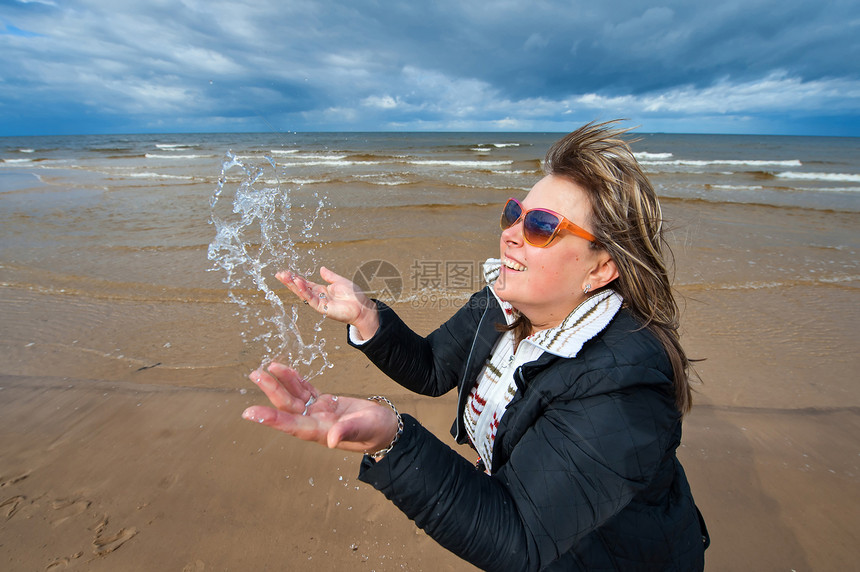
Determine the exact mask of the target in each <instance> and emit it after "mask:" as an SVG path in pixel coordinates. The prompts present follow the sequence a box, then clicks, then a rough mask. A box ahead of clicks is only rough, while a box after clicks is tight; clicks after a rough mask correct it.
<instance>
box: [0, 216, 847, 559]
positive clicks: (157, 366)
mask: <svg viewBox="0 0 860 572" xmlns="http://www.w3.org/2000/svg"><path fill="white" fill-rule="evenodd" d="M493 208H495V207H493ZM489 210H491V209H490V207H486V208H484V207H475V208H474V213H473V214H475V215H476V216H477V217H480V216H483V215H484V214H487V213H489ZM484 211H487V212H486V213H485V212H484ZM667 211H669V213H670V215H671V216H672V217H674V218H675V219H676V221H678V222H679V223H680V224H679V230H678V231H677V232H676V235H675V238H674V242H675V252H676V255H677V258H678V282H679V285H680V286H679V287H680V291H681V293H682V294H683V297H684V307H685V313H684V319H683V326H684V341H685V344H686V347H687V348H688V351H689V353H690V354H691V355H692V356H693V357H700V358H706V359H705V361H703V362H701V363H699V365H698V370H699V372H700V373H701V376H702V378H703V379H704V384H703V385H700V386H698V387H697V392H696V396H695V402H696V405H695V407H694V409H693V412H692V413H691V414H690V415H689V417H688V419H687V420H686V422H685V429H684V439H683V445H682V448H681V449H680V451H679V456H680V458H681V460H682V463H683V464H684V467H685V469H686V470H687V473H688V475H689V479H690V482H691V486H692V488H693V493H694V496H695V498H696V500H697V503H698V504H699V505H700V508H701V510H702V512H703V513H704V515H705V517H706V519H707V522H708V526H709V528H710V532H711V535H712V539H713V540H712V542H713V544H712V547H711V548H710V549H709V550H708V552H707V554H706V559H707V569H708V570H786V571H787V570H797V571H800V570H846V569H853V568H855V567H856V562H857V560H858V558H860V549H858V545H860V544H858V532H857V530H860V511H858V510H857V507H858V506H860V487H858V484H860V439H858V435H860V387H858V384H857V371H858V369H860V359H858V352H857V342H856V339H857V331H858V330H857V324H858V323H860V309H858V308H860V304H858V286H860V284H858V282H857V280H856V278H855V279H841V280H831V281H821V280H816V279H815V276H816V272H818V270H817V269H819V268H820V267H827V268H832V267H840V268H847V269H848V270H846V271H845V273H847V274H848V275H849V276H850V275H851V273H852V272H853V273H854V275H855V276H856V265H857V255H856V249H857V246H858V245H857V235H856V228H858V227H857V222H858V220H857V215H856V214H852V213H838V212H837V213H832V212H830V213H823V214H822V213H813V216H809V213H808V212H804V211H801V210H799V209H798V210H793V209H774V208H769V207H760V208H758V207H754V206H752V207H751V206H749V205H747V206H738V205H725V204H723V205H707V204H699V205H696V204H693V205H689V204H684V205H678V204H672V203H671V202H670V203H669V204H667ZM416 216H417V215H416ZM422 216H423V215H422ZM494 221H495V219H494V218H493V217H490V222H489V223H488V224H487V226H486V228H480V229H477V230H476V232H475V235H476V237H475V238H476V240H477V241H476V242H475V243H474V244H477V245H479V246H473V247H472V248H471V249H470V250H469V252H468V258H470V259H482V258H483V257H485V256H492V255H494V254H495V249H496V246H495V245H496V243H495V240H496V238H495V233H496V231H495V229H494V225H495V222H494ZM455 224H463V222H462V221H460V222H457V223H455ZM418 226H419V225H418V224H417V220H416V224H415V226H414V227H413V228H415V229H416V230H415V232H416V235H418V236H419V237H420V238H418V239H414V240H403V241H399V240H398V241H395V240H392V241H390V242H388V243H385V244H380V243H375V242H370V243H364V242H361V241H358V242H352V243H349V244H346V245H343V246H339V247H337V248H332V249H331V250H330V251H323V252H322V253H321V256H322V259H324V260H326V262H327V263H329V264H330V265H331V266H332V267H333V268H334V269H335V270H341V269H343V268H347V271H346V272H345V273H349V272H351V269H352V268H354V267H355V266H357V263H358V262H360V261H364V260H369V259H372V258H374V257H378V256H379V255H380V252H379V250H380V249H381V248H383V247H384V248H385V256H386V259H388V260H392V261H393V262H394V263H395V264H396V265H397V266H398V267H399V268H408V267H409V264H410V263H411V261H413V260H415V259H416V258H426V259H446V258H448V259H450V258H452V257H453V258H456V259H462V258H463V252H464V251H463V246H462V245H461V244H460V243H459V242H456V240H454V239H452V240H450V241H445V240H444V239H440V240H436V241H433V240H429V239H428V238H427V237H426V236H425V234H421V233H424V232H425V231H424V230H420V231H419V230H417V229H418ZM421 228H423V229H425V230H426V228H427V227H426V225H421ZM443 230H444V229H440V227H438V226H437V227H435V232H437V233H440V235H444V232H443ZM457 240H460V239H457ZM46 256H47V255H46ZM148 256H150V257H151V258H152V261H147V260H148V259H147V257H148ZM165 256H173V257H174V259H172V260H168V261H167V264H166V266H167V267H171V268H176V269H179V268H182V269H183V270H182V271H183V272H188V273H190V274H191V275H194V274H195V273H197V271H198V270H200V268H199V267H202V266H205V251H204V249H202V248H196V249H195V248H190V249H188V250H184V251H180V252H178V253H173V254H170V253H168V254H167V255H165V254H164V253H160V252H150V253H146V252H145V253H143V255H142V257H140V258H137V259H136V261H135V262H134V263H131V262H128V261H124V260H123V259H122V256H121V255H120V254H117V255H116V260H115V262H116V264H118V265H122V264H127V268H132V267H133V266H134V265H136V264H137V265H142V266H139V267H137V272H139V273H141V274H145V273H146V272H148V271H149V269H152V268H157V267H158V263H156V262H155V260H156V259H158V258H159V257H161V259H162V260H163V259H164V257H165ZM189 261H190V262H189ZM329 261H331V262H329ZM66 264H67V265H68V266H69V267H71V266H73V264H74V261H68V260H67V261H66ZM195 265H197V266H195ZM852 265H853V266H852ZM61 266H62V263H61V262H57V261H52V262H50V263H45V264H44V265H42V268H41V270H38V268H39V263H38V262H34V263H33V264H32V265H31V266H30V267H27V268H24V267H18V266H16V265H15V264H14V260H13V261H6V262H4V266H3V268H2V269H0V270H2V273H3V279H2V280H3V287H2V288H0V312H2V314H0V316H2V324H3V325H2V332H3V333H2V348H3V349H2V355H0V388H2V389H0V568H2V569H4V570H10V571H18V570H21V571H24V570H28V571H29V570H65V569H69V570H74V569H77V570H95V571H101V570H103V571H108V570H110V571H115V570H128V571H137V570H140V571H144V570H146V571H149V570H177V571H179V570H182V571H185V570H188V571H200V570H246V569H256V570H345V569H354V570H368V571H369V570H377V571H381V570H416V571H417V570H468V569H470V567H469V566H468V565H466V564H464V563H463V562H461V561H460V560H459V559H458V558H456V557H455V556H453V555H451V554H449V553H448V552H446V551H445V550H444V549H442V548H440V547H438V546H437V545H436V544H435V543H434V542H433V541H432V540H431V539H429V538H428V537H426V536H425V535H424V533H423V532H421V531H420V530H418V529H416V528H415V527H414V525H413V524H412V523H411V522H409V521H408V520H407V519H406V518H405V517H403V516H402V515H401V514H400V513H399V511H397V510H396V509H395V508H394V507H393V506H392V505H390V504H389V503H388V502H387V501H386V500H385V499H384V498H383V497H382V495H380V494H378V493H377V492H375V491H374V490H372V489H370V488H369V487H367V486H364V485H363V484H360V483H358V481H357V480H356V475H357V470H358V469H357V465H358V461H359V457H358V456H356V455H350V454H346V453H341V452H336V451H329V450H326V449H323V448H321V447H319V446H316V445H311V444H306V443H303V442H299V441H296V440H292V439H290V438H288V437H286V436H283V435H281V434H279V433H276V432H274V431H271V430H268V429H266V428H263V427H260V426H258V425H255V424H253V423H249V422H245V421H242V420H241V419H240V414H241V412H242V411H243V410H244V408H245V407H246V406H248V405H250V404H254V403H262V402H263V399H262V398H261V396H260V395H257V394H256V393H255V389H254V387H253V385H252V384H251V383H250V382H248V381H247V380H246V379H245V375H246V373H247V372H249V371H250V370H251V369H253V368H255V367H256V365H257V364H258V363H259V357H260V356H259V352H258V348H252V347H244V346H243V345H242V343H241V339H240V337H239V334H238V328H239V327H238V325H237V321H236V317H235V307H234V305H232V304H229V303H227V302H225V300H224V298H223V297H222V294H223V292H222V291H219V290H217V289H213V290H212V291H211V292H215V293H216V294H212V293H211V292H210V294H205V293H204V294H201V292H200V291H199V290H195V289H192V287H191V286H190V285H185V284H184V283H183V280H180V279H177V280H176V282H177V285H176V286H163V285H161V284H159V281H158V279H154V280H153V281H152V282H153V283H154V284H155V285H154V286H152V285H150V286H147V287H142V286H140V285H139V284H140V283H143V281H142V280H137V279H128V284H126V285H123V284H124V283H123V282H122V281H121V280H120V281H119V282H118V283H114V282H111V283H101V282H92V281H90V282H87V283H85V284H78V283H76V282H75V278H73V277H72V276H71V273H70V272H68V271H64V270H63V269H62V268H61ZM106 267H107V265H106ZM34 268H36V269H37V270H38V271H37V270H33V269H34ZM129 272H131V271H129ZM121 275H127V274H123V273H121ZM209 280H212V278H211V277H210V278H209ZM187 282H189V283H190V282H192V280H191V279H190V278H189V279H187ZM419 302H420V300H419ZM395 307H396V308H397V309H398V311H400V312H401V313H402V315H403V316H404V317H405V318H406V320H407V322H408V323H410V324H412V325H413V326H414V327H415V329H416V330H418V331H420V332H428V331H430V329H431V328H432V327H434V326H435V325H437V324H438V323H440V322H441V321H442V320H443V319H444V317H445V316H447V315H449V314H450V313H451V312H452V311H453V310H452V309H451V308H439V307H438V303H437V304H435V305H434V304H430V303H426V304H425V303H416V299H412V300H411V301H408V302H401V303H400V304H397V305H396V306H395ZM310 324H311V322H308V325H310ZM322 335H324V336H325V338H326V339H327V341H328V345H327V348H328V349H329V350H330V356H329V357H330V359H331V361H332V362H333V363H334V364H335V367H334V368H333V369H330V370H328V371H326V372H325V374H324V375H323V376H321V377H318V378H316V380H315V382H316V383H318V384H319V385H320V386H321V387H322V388H323V389H324V390H327V391H333V392H337V393H340V394H348V395H360V396H364V395H369V394H372V393H382V394H385V395H387V396H389V397H390V398H391V399H392V400H393V401H395V402H396V403H397V404H398V406H399V407H400V408H401V409H402V410H403V411H406V412H409V413H411V414H414V415H416V416H417V417H418V418H419V419H420V420H421V421H422V422H423V423H424V424H425V425H427V426H428V427H430V428H431V429H432V430H433V431H434V432H435V433H436V434H437V435H439V436H440V437H441V438H443V439H444V440H446V442H448V443H449V444H451V445H452V446H454V445H453V441H452V439H451V438H450V436H449V433H448V429H449V427H450V424H451V421H452V415H453V412H454V401H453V399H454V396H453V395H449V396H445V397H443V398H439V399H436V400H433V399H428V398H418V397H415V396H412V395H409V394H408V393H406V392H405V391H403V390H401V389H399V388H398V387H396V386H395V385H394V384H393V383H392V382H390V381H389V380H387V379H385V378H384V377H383V376H382V375H381V374H380V373H379V372H377V371H375V370H374V368H373V367H372V366H369V365H368V363H367V362H366V361H365V360H364V358H363V357H362V356H361V355H360V354H359V353H358V352H356V351H355V350H352V349H350V348H349V347H347V345H346V340H345V332H344V329H343V327H342V326H340V325H337V324H329V323H326V324H324V325H323V332H322ZM458 450H460V451H461V453H462V454H464V455H465V456H467V457H469V458H471V456H472V455H471V453H470V451H469V450H467V449H465V448H460V449H458Z"/></svg>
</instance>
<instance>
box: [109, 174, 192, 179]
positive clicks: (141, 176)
mask: <svg viewBox="0 0 860 572" xmlns="http://www.w3.org/2000/svg"><path fill="white" fill-rule="evenodd" d="M123 177H128V178H130V179H171V180H178V181H192V180H194V177H192V176H190V175H165V174H162V173H128V174H126V175H123Z"/></svg>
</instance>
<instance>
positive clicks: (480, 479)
mask: <svg viewBox="0 0 860 572" xmlns="http://www.w3.org/2000/svg"><path fill="white" fill-rule="evenodd" d="M378 308H379V311H380V328H379V330H378V331H377V333H376V335H374V337H373V338H371V339H370V340H369V341H368V342H367V343H365V344H363V345H361V346H360V349H361V350H362V351H363V352H364V353H365V354H366V355H367V356H368V357H369V358H370V360H371V361H373V363H374V364H376V365H377V366H378V367H379V368H380V369H381V370H382V371H383V372H385V373H386V374H387V375H389V376H390V377H391V378H392V379H394V380H395V381H397V382H398V383H399V384H401V385H402V386H404V387H406V388H408V389H410V390H412V391H414V392H417V393H421V394H424V395H433V396H436V395H442V394H444V393H446V392H447V391H449V390H451V389H453V388H454V387H457V388H458V390H459V395H460V399H459V407H458V411H457V420H456V421H455V423H454V427H453V428H452V433H453V434H454V435H455V437H456V439H457V441H458V442H460V443H463V442H465V440H466V437H465V431H464V429H463V421H462V417H463V409H464V407H465V403H466V397H467V396H468V393H469V391H470V390H471V388H472V386H473V384H474V383H475V381H476V380H477V378H478V372H479V371H480V369H481V367H482V366H483V365H484V363H485V362H486V360H487V359H488V357H489V355H490V351H491V349H492V347H493V345H494V344H495V342H496V340H497V339H498V337H499V336H500V335H501V334H500V333H499V331H498V330H497V329H496V327H495V326H496V324H498V323H500V324H503V323H504V317H503V315H502V311H501V309H500V308H499V305H498V302H497V301H496V299H495V297H494V296H493V294H492V293H491V292H490V291H489V288H485V289H484V290H482V291H481V292H478V293H477V294H475V295H473V296H472V298H471V299H470V301H469V303H468V304H466V305H465V306H464V307H463V308H461V309H460V310H459V311H458V312H457V313H456V314H455V315H454V316H453V317H452V318H451V319H450V320H449V321H448V322H446V323H445V324H443V325H442V326H440V327H439V328H438V329H437V330H436V331H435V332H433V333H432V334H430V335H429V336H428V337H426V338H423V337H421V336H419V335H417V334H416V333H414V332H412V331H411V330H410V329H409V328H408V327H407V326H406V325H405V324H404V323H403V322H402V321H401V320H400V318H399V317H398V316H397V315H396V314H395V313H394V312H393V311H392V310H391V309H390V308H388V307H387V306H385V305H384V304H382V303H378ZM515 379H516V383H517V387H518V390H517V392H516V395H515V396H514V398H513V400H512V401H511V403H510V404H509V406H508V408H507V411H506V412H505V415H504V416H503V417H502V419H501V422H500V424H499V427H498V432H497V435H496V441H495V445H494V449H493V468H492V476H489V475H487V474H486V473H485V472H483V471H481V470H478V469H476V468H475V466H474V465H472V464H471V463H469V462H468V461H466V460H465V459H464V458H463V457H462V456H460V455H459V454H458V453H457V452H455V451H453V450H452V449H451V448H450V447H448V446H447V445H445V444H444V443H442V442H441V441H439V440H438V439H437V438H436V437H435V436H434V435H432V434H431V433H430V432H429V431H427V430H426V429H424V428H423V427H422V426H421V425H419V424H418V422H417V421H415V419H413V418H412V417H410V416H408V415H404V421H405V427H404V432H403V434H402V436H401V438H400V440H399V442H398V443H397V445H396V446H395V447H394V449H393V450H392V451H391V452H390V453H389V454H388V455H386V456H385V457H384V458H383V459H382V460H381V461H379V462H378V463H373V462H372V461H371V460H370V459H369V458H365V459H364V460H363V462H362V467H361V471H360V475H359V478H360V480H362V481H364V482H367V483H369V484H371V485H373V486H374V487H375V488H377V489H379V490H380V491H382V493H383V494H385V496H386V497H388V498H389V499H390V500H391V501H392V502H394V504H396V505H397V506H398V507H399V508H400V509H401V510H402V511H403V512H404V513H405V514H406V515H407V516H408V517H409V518H411V519H413V520H414V521H415V523H416V524H417V525H418V526H419V527H421V528H422V529H424V530H425V531H426V532H427V533H428V534H429V535H430V536H431V537H433V538H434V539H435V540H436V541H437V542H439V543H440V544H441V545H442V546H444V547H446V548H447V549H449V550H451V551H452V552H454V553H455V554H457V555H458V556H460V557H461V558H463V559H465V560H468V561H469V562H472V563H473V564H475V565H476V566H478V567H480V568H483V569H486V570H500V571H502V570H504V571H509V570H515V571H519V570H590V571H592V570H701V569H702V568H703V566H704V548H705V542H703V540H704V537H705V536H706V533H705V532H704V528H703V526H704V525H703V523H702V525H701V526H700V517H699V515H698V511H697V509H696V507H695V504H694V503H693V498H692V495H691V493H690V488H689V485H688V483H687V479H686V476H685V475H684V470H683V468H682V467H681V465H680V463H679V462H678V459H677V458H676V456H675V449H676V448H677V447H678V445H679V443H680V439H681V416H680V414H679V412H678V410H677V409H676V408H675V400H674V391H673V384H672V369H671V366H670V364H669V361H668V358H667V356H666V354H665V352H664V350H663V349H662V347H661V346H660V344H659V342H658V341H657V339H656V338H655V337H654V336H653V335H652V334H651V333H650V332H649V331H648V330H647V329H641V328H640V327H639V324H637V323H636V321H635V320H634V319H633V318H632V317H631V316H630V314H629V313H628V312H627V311H626V310H624V309H622V310H620V311H619V313H618V314H617V315H616V316H615V318H614V319H613V321H612V322H611V323H610V324H609V326H607V328H606V329H605V330H604V331H603V332H601V333H600V334H598V336H596V337H595V338H594V339H592V340H590V341H589V342H586V344H585V346H583V348H582V350H581V351H580V352H579V354H578V355H577V356H576V357H575V358H572V359H566V358H560V357H557V356H554V355H552V354H549V353H544V354H543V355H542V356H541V357H540V358H539V359H538V360H536V361H533V362H530V363H527V364H525V365H523V366H521V367H520V368H518V370H517V371H516V374H515Z"/></svg>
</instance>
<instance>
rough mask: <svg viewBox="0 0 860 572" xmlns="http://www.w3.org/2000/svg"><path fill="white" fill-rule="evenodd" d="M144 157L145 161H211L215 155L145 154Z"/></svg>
mask: <svg viewBox="0 0 860 572" xmlns="http://www.w3.org/2000/svg"><path fill="white" fill-rule="evenodd" d="M144 157H146V158H147V159H212V158H214V157H216V155H160V154H155V153H147V154H146V155H144Z"/></svg>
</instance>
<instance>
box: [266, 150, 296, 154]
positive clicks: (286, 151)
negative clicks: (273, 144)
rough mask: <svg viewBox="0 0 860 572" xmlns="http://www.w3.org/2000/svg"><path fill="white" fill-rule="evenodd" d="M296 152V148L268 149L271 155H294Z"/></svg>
mask: <svg viewBox="0 0 860 572" xmlns="http://www.w3.org/2000/svg"><path fill="white" fill-rule="evenodd" d="M298 152H299V150H298V149H272V150H270V151H269V153H271V154H272V155H294V154H295V153H298Z"/></svg>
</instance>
